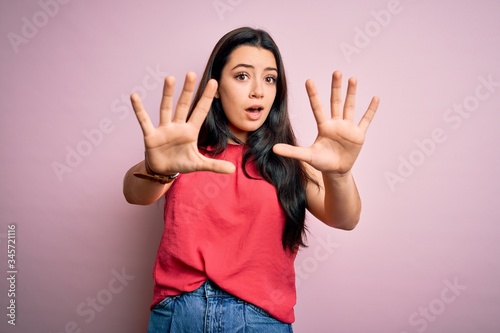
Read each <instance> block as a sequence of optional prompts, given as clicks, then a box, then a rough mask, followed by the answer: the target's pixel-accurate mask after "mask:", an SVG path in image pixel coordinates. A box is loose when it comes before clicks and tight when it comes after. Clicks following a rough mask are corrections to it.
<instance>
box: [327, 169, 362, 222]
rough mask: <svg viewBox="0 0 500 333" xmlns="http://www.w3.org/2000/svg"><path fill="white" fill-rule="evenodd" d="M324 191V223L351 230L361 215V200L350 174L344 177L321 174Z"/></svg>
mask: <svg viewBox="0 0 500 333" xmlns="http://www.w3.org/2000/svg"><path fill="white" fill-rule="evenodd" d="M323 182H324V189H325V197H324V200H325V201H324V207H325V211H324V219H325V220H324V221H323V222H324V223H326V224H327V225H329V226H331V227H335V228H339V229H345V230H352V229H354V227H356V225H357V224H358V221H359V218H360V215H361V199H360V197H359V193H358V189H357V187H356V183H355V182H354V178H353V176H352V173H351V172H348V173H347V174H345V175H335V174H328V173H323Z"/></svg>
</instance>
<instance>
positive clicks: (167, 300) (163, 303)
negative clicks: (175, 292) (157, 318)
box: [153, 296, 177, 309]
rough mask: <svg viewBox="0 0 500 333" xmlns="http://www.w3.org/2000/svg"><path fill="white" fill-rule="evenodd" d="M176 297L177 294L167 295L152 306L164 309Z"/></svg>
mask: <svg viewBox="0 0 500 333" xmlns="http://www.w3.org/2000/svg"><path fill="white" fill-rule="evenodd" d="M176 298H177V296H167V297H165V298H164V299H163V300H162V301H161V302H160V303H158V304H156V305H155V306H153V309H165V308H166V307H168V306H169V305H170V304H172V303H173V302H174V301H175V299H176Z"/></svg>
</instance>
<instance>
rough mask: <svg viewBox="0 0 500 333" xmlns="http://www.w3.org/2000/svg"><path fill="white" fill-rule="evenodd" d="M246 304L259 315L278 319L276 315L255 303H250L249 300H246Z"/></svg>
mask: <svg viewBox="0 0 500 333" xmlns="http://www.w3.org/2000/svg"><path fill="white" fill-rule="evenodd" d="M245 305H246V307H247V308H248V309H249V310H251V311H253V312H255V313H256V314H257V315H259V316H262V317H265V318H269V319H274V320H276V319H275V318H274V317H272V316H271V315H270V314H269V313H268V312H267V311H266V310H264V309H262V308H260V307H258V306H256V305H253V304H252V303H248V302H245Z"/></svg>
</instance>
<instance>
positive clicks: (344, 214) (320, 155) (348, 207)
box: [273, 71, 379, 230]
mask: <svg viewBox="0 0 500 333" xmlns="http://www.w3.org/2000/svg"><path fill="white" fill-rule="evenodd" d="M356 87H357V80H356V79H355V78H351V79H349V84H348V87H347V96H346V100H345V103H344V104H343V105H342V96H341V93H342V74H341V73H340V72H339V71H336V72H334V73H333V77H332V93H331V98H330V109H331V111H330V117H327V116H326V114H325V112H324V111H323V107H322V106H321V101H320V98H319V96H318V93H317V90H316V87H315V86H314V83H313V82H312V81H311V80H308V81H307V82H306V89H307V94H308V95H309V101H310V103H311V108H312V110H313V113H314V117H315V118H316V123H317V125H318V136H317V137H316V140H315V141H314V143H313V144H312V145H311V146H310V147H294V146H291V145H286V144H277V145H275V146H274V148H273V150H274V152H275V153H276V154H279V155H282V156H287V157H291V158H295V159H298V160H300V161H302V162H305V163H304V165H305V166H306V170H307V171H308V174H309V175H310V177H311V178H312V179H313V180H315V181H316V182H317V184H319V185H320V186H319V187H318V186H317V185H316V184H314V182H313V181H311V182H310V183H309V184H308V185H307V188H306V196H307V208H308V210H309V211H310V212H311V213H312V214H313V215H314V216H315V217H317V218H318V219H319V220H321V221H322V222H324V223H326V224H327V225H329V226H332V227H335V228H340V229H347V230H350V229H353V228H354V227H355V226H356V224H357V223H358V220H359V217H360V213H361V200H360V198H359V193H358V190H357V188H356V184H355V182H354V178H353V176H352V173H351V169H352V167H353V165H354V162H355V161H356V159H357V157H358V155H359V153H360V151H361V148H362V146H363V143H364V140H365V134H366V131H367V129H368V126H369V125H370V123H371V121H372V119H373V117H374V115H375V112H376V110H377V108H378V105H379V99H378V97H373V98H372V100H371V102H370V105H369V106H368V109H367V111H366V112H365V114H364V115H363V117H362V119H361V120H360V122H359V124H358V125H355V124H354V122H353V118H354V108H355V99H356Z"/></svg>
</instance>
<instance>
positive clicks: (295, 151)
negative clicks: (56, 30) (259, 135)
mask: <svg viewBox="0 0 500 333" xmlns="http://www.w3.org/2000/svg"><path fill="white" fill-rule="evenodd" d="M273 152H274V153H275V154H278V155H281V156H284V157H290V158H294V159H296V160H300V161H304V162H307V163H309V162H310V161H311V149H310V148H306V147H295V146H291V145H288V144H285V143H278V144H275V145H274V146H273Z"/></svg>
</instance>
